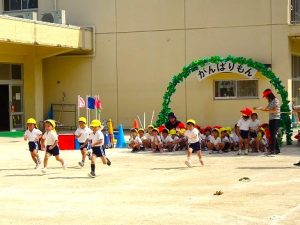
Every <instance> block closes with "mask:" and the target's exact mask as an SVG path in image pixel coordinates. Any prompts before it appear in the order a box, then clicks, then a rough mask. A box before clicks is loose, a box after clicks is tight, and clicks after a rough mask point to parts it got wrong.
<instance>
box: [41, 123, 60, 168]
mask: <svg viewBox="0 0 300 225" xmlns="http://www.w3.org/2000/svg"><path fill="white" fill-rule="evenodd" d="M44 126H45V131H46V132H45V133H44V135H43V137H42V140H43V142H42V143H43V148H44V149H46V154H45V158H44V168H43V169H42V172H43V173H47V166H48V159H49V158H50V156H52V155H53V156H54V157H55V159H56V160H57V161H59V162H60V163H61V165H62V167H63V169H66V164H65V161H64V160H63V159H62V158H61V157H60V156H59V147H58V136H57V133H56V131H55V126H56V123H55V121H54V120H51V119H48V120H46V121H45V122H44ZM45 143H46V144H45Z"/></svg>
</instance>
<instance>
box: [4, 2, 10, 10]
mask: <svg viewBox="0 0 300 225" xmlns="http://www.w3.org/2000/svg"><path fill="white" fill-rule="evenodd" d="M3 3H4V11H9V0H4V2H3Z"/></svg>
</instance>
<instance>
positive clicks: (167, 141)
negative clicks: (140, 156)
mask: <svg viewBox="0 0 300 225" xmlns="http://www.w3.org/2000/svg"><path fill="white" fill-rule="evenodd" d="M161 142H162V148H163V149H164V151H169V152H171V151H173V148H174V143H173V139H172V138H171V136H170V135H169V130H168V129H167V128H164V129H163V130H162V132H161Z"/></svg>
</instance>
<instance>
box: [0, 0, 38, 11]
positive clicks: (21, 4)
mask: <svg viewBox="0 0 300 225" xmlns="http://www.w3.org/2000/svg"><path fill="white" fill-rule="evenodd" d="M3 2H4V11H14V10H26V9H37V8H38V0H4V1H3Z"/></svg>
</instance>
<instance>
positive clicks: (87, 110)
mask: <svg viewBox="0 0 300 225" xmlns="http://www.w3.org/2000/svg"><path fill="white" fill-rule="evenodd" d="M85 97H86V99H85V102H86V104H85V106H86V120H87V124H90V121H89V108H88V95H86V96H85Z"/></svg>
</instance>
